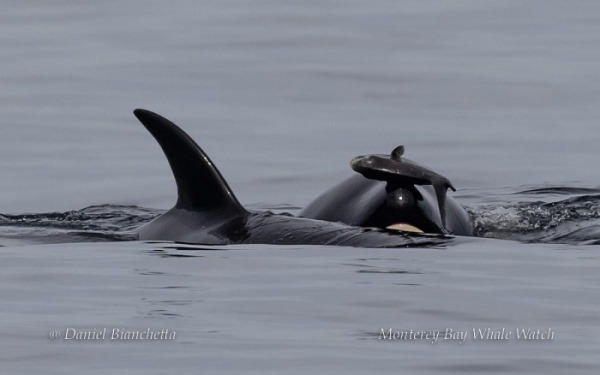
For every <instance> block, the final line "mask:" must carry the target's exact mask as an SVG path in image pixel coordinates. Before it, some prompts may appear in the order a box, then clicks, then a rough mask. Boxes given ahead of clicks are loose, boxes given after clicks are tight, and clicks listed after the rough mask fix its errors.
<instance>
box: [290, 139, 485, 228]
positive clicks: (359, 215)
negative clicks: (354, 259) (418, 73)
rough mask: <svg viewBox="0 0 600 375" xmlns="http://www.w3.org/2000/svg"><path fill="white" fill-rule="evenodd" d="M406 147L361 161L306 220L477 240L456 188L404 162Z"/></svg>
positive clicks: (315, 205)
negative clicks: (451, 194) (456, 197)
mask: <svg viewBox="0 0 600 375" xmlns="http://www.w3.org/2000/svg"><path fill="white" fill-rule="evenodd" d="M404 151H405V149H404V146H402V145H401V146H398V147H396V148H395V149H394V150H393V151H392V152H391V153H390V155H377V154H376V155H365V156H357V157H355V158H353V159H352V160H351V161H350V166H351V167H352V169H354V171H356V172H358V173H359V174H357V175H354V176H352V177H350V178H348V179H346V180H345V181H343V182H342V183H340V184H339V185H337V186H335V187H333V188H332V189H330V190H328V191H327V192H325V193H324V194H322V195H321V196H320V197H318V198H317V199H316V200H315V201H314V202H312V203H311V204H309V205H308V206H307V207H306V208H305V209H304V210H302V211H301V212H300V216H301V217H307V218H313V219H319V220H327V221H335V222H342V223H346V224H349V225H356V226H362V227H379V228H387V229H391V230H403V231H414V232H427V233H445V234H455V235H461V236H473V233H474V231H473V223H472V221H471V218H470V216H469V215H468V214H467V212H466V211H465V210H464V209H463V208H462V207H461V206H460V204H458V203H457V202H456V201H455V200H454V199H453V198H452V197H448V196H446V192H447V190H448V189H451V190H453V191H456V189H455V188H454V186H453V185H452V183H451V182H450V181H449V180H448V179H447V178H446V177H444V176H442V175H440V174H438V173H436V172H434V171H432V170H431V169H429V168H427V167H425V166H423V165H421V164H419V163H416V162H414V161H412V160H410V159H407V158H404V157H403V155H404Z"/></svg>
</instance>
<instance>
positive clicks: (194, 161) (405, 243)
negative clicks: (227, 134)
mask: <svg viewBox="0 0 600 375" xmlns="http://www.w3.org/2000/svg"><path fill="white" fill-rule="evenodd" d="M134 114H135V116H136V117H137V118H138V120H139V121H140V122H141V123H142V125H144V127H145V128H146V129H147V130H148V131H149V132H150V134H152V136H153V137H154V138H155V139H156V141H157V142H158V144H159V145H160V147H161V148H162V150H163V152H164V153H165V156H166V157H167V160H168V162H169V165H170V167H171V170H172V172H173V175H174V177H175V182H176V184H177V201H176V203H175V206H174V207H173V208H171V209H170V210H169V211H167V212H165V213H164V214H162V215H160V216H159V217H157V218H155V219H154V220H152V221H151V222H149V223H147V224H145V225H143V226H142V227H140V228H138V230H137V236H138V239H139V240H142V241H144V240H161V241H175V242H181V243H192V244H207V245H229V244H273V245H336V246H354V247H378V248H379V247H413V246H434V245H440V244H445V243H447V242H448V240H449V237H448V236H444V235H428V234H415V233H409V232H398V231H390V230H385V229H380V228H365V227H358V226H352V225H348V224H344V223H336V222H330V221H324V220H317V219H311V218H302V217H296V216H293V215H289V214H275V213H272V212H270V211H263V212H253V211H248V210H246V209H245V208H244V207H243V206H242V205H241V204H240V202H239V201H238V199H237V198H236V197H235V195H234V194H233V192H232V190H231V189H230V187H229V185H228V184H227V182H226V181H225V179H224V178H223V176H222V175H221V173H220V172H219V170H218V169H217V168H216V166H215V165H214V163H213V162H212V161H211V160H210V159H209V157H208V156H207V155H206V153H205V152H204V151H203V150H202V149H201V148H200V147H199V146H198V145H197V144H196V142H194V140H193V139H192V138H191V137H190V136H189V135H187V134H186V133H185V132H184V131H183V130H182V129H181V128H179V127H178V126H177V125H175V124H174V123H172V122H171V121H169V120H167V119H166V118H164V117H162V116H160V115H158V114H156V113H154V112H151V111H148V110H145V109H136V110H135V111H134Z"/></svg>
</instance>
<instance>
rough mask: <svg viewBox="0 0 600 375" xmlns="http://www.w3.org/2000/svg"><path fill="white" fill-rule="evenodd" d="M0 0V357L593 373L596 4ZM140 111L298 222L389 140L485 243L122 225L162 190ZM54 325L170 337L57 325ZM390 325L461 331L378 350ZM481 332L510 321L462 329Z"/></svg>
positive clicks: (170, 184) (155, 201) (9, 364)
mask: <svg viewBox="0 0 600 375" xmlns="http://www.w3.org/2000/svg"><path fill="white" fill-rule="evenodd" d="M2 5H3V10H2V12H1V13H0V83H1V87H2V89H1V90H0V124H1V129H2V132H1V136H0V160H1V161H0V176H1V178H0V245H1V247H0V257H1V258H2V267H1V268H0V282H1V285H2V287H1V288H0V301H1V302H0V319H1V321H0V323H1V324H0V337H2V341H1V342H0V362H1V363H2V367H3V369H5V371H8V372H10V373H31V374H39V373H40V372H42V371H43V372H44V373H46V374H51V373H57V374H58V373H60V374H64V373H81V372H85V373H87V374H95V373H105V372H106V371H110V373H114V374H119V373H123V374H138V373H139V374H142V373H143V374H148V373H165V372H171V371H173V372H176V373H194V374H197V373H207V374H214V373H231V374H237V373H257V374H281V373H309V372H310V373H327V374H331V373H340V374H348V373H375V372H377V373H401V372H403V371H408V372H415V371H417V370H419V371H420V372H422V373H432V374H439V373H448V372H456V373H482V372H489V373H512V372H525V373H544V374H563V373H565V372H573V373H579V374H583V373H598V371H599V370H600V315H599V314H598V311H599V310H600V302H598V301H599V299H598V295H599V292H600V274H599V273H598V267H600V259H599V257H600V253H599V250H600V248H599V247H598V245H597V244H598V243H600V220H599V219H598V218H599V217H600V190H599V185H600V168H598V162H599V160H600V152H599V151H598V145H599V144H600V130H599V121H598V119H600V105H599V103H600V69H599V68H598V67H599V66H600V3H598V2H593V1H580V2H566V1H546V0H544V1H541V0H540V1H527V2H523V1H485V2H482V1H452V2H448V1H369V2H366V1H352V0H350V1H243V0H231V1H177V0H176V1H170V2H161V1H155V0H150V1H130V0H124V1H102V2H73V1H52V2H48V1H39V0H32V1H22V2H9V1H4V2H2ZM138 107H142V108H147V109H150V110H154V111H156V112H158V113H160V114H162V115H164V116H166V117H168V118H170V119H171V120H173V121H174V122H175V123H177V124H179V125H180V126H181V127H182V128H184V129H185V130H186V131H187V132H189V134H190V135H191V136H192V137H193V138H194V139H195V140H196V141H197V142H198V143H199V144H200V145H201V146H202V147H203V148H204V150H205V151H206V152H207V153H208V154H209V155H210V156H211V158H212V160H213V161H214V162H215V163H216V165H217V166H218V167H219V169H220V170H221V172H222V174H223V175H224V176H225V178H226V179H227V181H228V182H229V184H230V186H231V187H232V189H233V190H234V192H235V193H236V195H237V196H238V198H239V199H240V201H241V202H243V204H244V205H246V206H247V207H250V208H255V209H274V210H284V211H290V212H292V213H296V212H297V211H298V209H299V208H301V207H303V206H305V205H306V204H307V203H309V202H310V201H311V200H312V199H314V198H316V197H317V196H318V195H319V194H320V193H321V192H323V191H325V190H326V189H327V188H329V187H331V186H332V185H334V184H335V183H337V182H339V181H341V180H342V179H343V178H345V177H347V176H349V175H351V173H352V171H351V170H350V168H349V166H348V161H349V160H350V159H351V158H352V157H353V156H356V155H360V154H367V153H388V152H390V151H391V150H392V149H393V148H394V147H396V146H397V145H399V144H404V145H405V146H406V150H407V151H406V155H407V156H408V157H409V158H410V159H413V160H416V161H418V162H421V163H424V164H426V165H428V166H430V167H431V168H432V169H434V170H436V171H437V172H439V173H441V174H443V175H445V176H447V177H448V178H450V180H451V181H452V182H453V184H454V185H455V186H456V187H457V188H458V192H457V193H454V196H455V197H456V198H457V199H458V200H459V201H460V202H461V203H463V204H464V205H465V206H466V207H467V208H468V210H469V212H471V213H472V214H473V215H474V218H475V221H476V224H477V226H478V230H479V232H480V234H481V235H482V236H485V237H495V238H502V239H500V240H499V239H490V238H477V239H456V240H455V241H453V242H451V243H450V244H449V245H448V246H444V247H439V248H424V249H423V248H422V249H363V248H344V247H305V246H289V247H277V246H225V247H206V246H204V247H197V246H178V245H175V244H171V243H160V242H159V243H142V242H121V241H116V239H119V238H118V237H119V236H116V235H114V233H118V232H119V230H120V228H125V229H128V230H129V229H131V228H133V227H134V226H135V225H134V224H139V223H140V222H144V221H145V220H146V221H147V219H148V217H151V216H153V215H156V214H157V213H159V212H160V210H164V209H167V208H169V207H170V206H171V205H172V204H173V202H174V201H175V185H174V181H173V178H172V175H171V172H170V170H169V167H168V164H167V162H166V159H165V158H164V155H163V154H162V152H161V150H160V148H159V147H158V145H157V144H156V143H155V141H154V140H153V139H152V137H151V136H150V135H149V134H148V133H147V132H146V131H145V129H144V128H143V127H142V126H141V125H140V124H139V123H138V122H137V120H136V119H135V118H134V117H133V115H132V110H133V109H135V108H138ZM90 206H92V207H90ZM49 213H56V214H49ZM24 214H30V215H24ZM86 215H88V216H86ZM115 217H116V219H115ZM107 218H108V219H107ZM111 220H112V221H111ZM65 222H66V224H65ZM113 235H114V236H113ZM111 236H112V237H111ZM111 238H112V240H111ZM100 239H103V240H104V241H101V242H95V241H96V240H100ZM106 239H109V241H106ZM67 328H76V329H81V330H88V331H89V330H93V329H103V328H107V329H108V330H109V331H110V330H112V329H113V328H118V329H125V330H146V329H147V328H151V329H156V330H161V329H168V330H170V331H174V332H176V333H177V336H176V338H175V339H174V340H154V341H151V340H137V341H132V340H129V341H128V340H109V339H106V340H79V341H75V340H65V339H64V335H65V332H66V329H67ZM390 328H392V329H393V330H395V331H396V330H397V331H409V330H413V331H431V332H436V331H441V332H442V335H443V333H444V332H445V331H446V330H447V329H451V330H454V331H467V332H469V334H468V337H467V340H466V341H465V342H464V343H462V344H461V343H458V342H451V341H452V340H442V339H440V340H439V341H438V342H436V343H431V342H430V341H427V340H379V339H378V335H379V333H380V331H381V329H385V330H388V329H390ZM479 328H482V329H483V328H490V329H491V330H493V331H500V330H502V329H505V330H507V331H512V332H513V337H512V338H511V339H510V340H475V339H474V338H473V334H472V330H473V329H479ZM517 328H531V329H533V330H537V329H540V330H542V331H548V329H550V330H552V331H553V332H554V340H537V341H534V340H525V341H524V340H517V339H516V337H515V335H516V332H515V331H516V329H517ZM56 330H58V331H60V332H61V335H62V336H63V337H59V338H58V339H55V340H51V339H50V338H49V333H50V332H52V331H56Z"/></svg>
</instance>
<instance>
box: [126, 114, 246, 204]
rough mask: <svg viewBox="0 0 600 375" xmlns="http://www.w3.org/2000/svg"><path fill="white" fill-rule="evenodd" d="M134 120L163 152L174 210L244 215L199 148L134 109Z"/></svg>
mask: <svg viewBox="0 0 600 375" xmlns="http://www.w3.org/2000/svg"><path fill="white" fill-rule="evenodd" d="M133 113H134V114H135V116H136V117H137V118H138V120H140V122H141V123H142V124H143V125H144V126H145V127H146V129H147V130H148V131H149V132H150V134H152V135H153V136H154V138H155V139H156V141H157V142H158V144H159V145H160V147H161V148H162V149H163V151H164V153H165V155H166V157H167V160H168V161H169V164H170V166H171V170H172V171H173V175H174V176H175V181H176V183H177V192H178V197H177V204H176V207H178V208H183V209H187V210H193V211H209V210H229V211H231V210H233V211H237V212H246V210H245V209H244V208H243V207H242V205H241V204H240V202H239V201H238V200H237V198H236V197H235V195H234V194H233V192H232V191H231V189H230V188H229V185H227V182H225V179H224V178H223V176H221V173H220V172H219V171H218V170H217V168H216V167H215V166H214V164H213V162H212V161H211V160H210V159H209V158H208V156H207V155H206V154H205V153H204V151H202V149H201V148H200V146H198V144H196V142H194V140H193V139H192V138H191V137H190V136H189V135H187V134H186V133H185V132H184V131H183V130H181V128H179V127H178V126H177V125H175V124H174V123H172V122H171V121H169V120H167V119H166V118H164V117H162V116H160V115H158V114H156V113H154V112H151V111H148V110H145V109H136V110H135V111H133Z"/></svg>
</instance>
